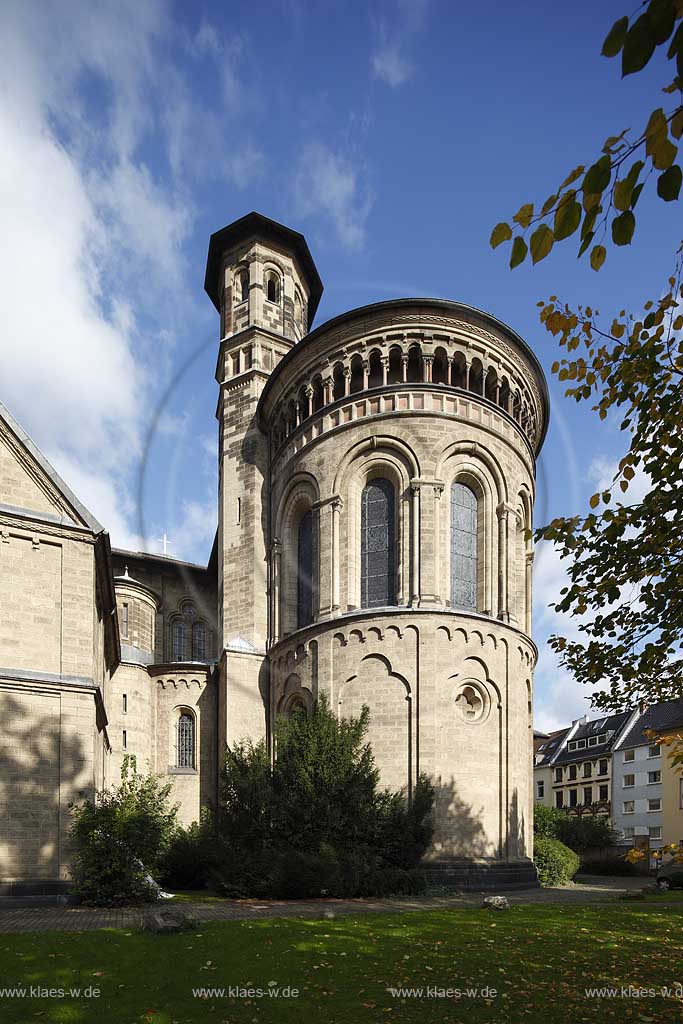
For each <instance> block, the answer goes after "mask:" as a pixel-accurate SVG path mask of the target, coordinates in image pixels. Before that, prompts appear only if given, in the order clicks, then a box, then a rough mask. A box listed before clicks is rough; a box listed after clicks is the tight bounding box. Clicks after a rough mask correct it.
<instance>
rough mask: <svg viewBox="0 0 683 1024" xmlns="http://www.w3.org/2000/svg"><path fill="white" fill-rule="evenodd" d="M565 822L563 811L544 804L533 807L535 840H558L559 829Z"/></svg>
mask: <svg viewBox="0 0 683 1024" xmlns="http://www.w3.org/2000/svg"><path fill="white" fill-rule="evenodd" d="M566 820H567V815H566V813H565V812H564V811H561V810H559V809H558V808H557V807H546V806H545V804H536V805H535V806H534V836H535V837H536V838H537V839H559V838H560V835H559V833H560V827H561V825H562V824H563V822H565V821H566Z"/></svg>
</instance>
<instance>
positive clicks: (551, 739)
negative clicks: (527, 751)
mask: <svg viewBox="0 0 683 1024" xmlns="http://www.w3.org/2000/svg"><path fill="white" fill-rule="evenodd" d="M568 732H569V729H568V728H567V729H556V730H555V732H551V733H550V735H549V736H548V739H547V740H546V741H545V742H541V743H540V744H539V745H538V746H537V747H536V745H535V744H534V754H535V755H536V757H538V759H539V760H538V761H536V763H535V765H534V767H535V768H543V767H545V766H547V765H548V764H549V763H550V759H551V758H552V756H553V754H555V753H557V750H558V748H559V746H560V744H561V743H562V740H563V739H564V737H565V736H566V735H567V733H568Z"/></svg>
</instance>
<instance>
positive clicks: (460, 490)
mask: <svg viewBox="0 0 683 1024" xmlns="http://www.w3.org/2000/svg"><path fill="white" fill-rule="evenodd" d="M477 506H478V502H477V496H476V494H475V493H474V491H473V490H472V489H471V488H470V487H466V486H465V484H461V483H458V482H457V481H456V482H455V483H454V484H453V486H452V487H451V604H452V605H453V607H454V608H466V609H470V610H471V611H476V610H477V519H478V508H477Z"/></svg>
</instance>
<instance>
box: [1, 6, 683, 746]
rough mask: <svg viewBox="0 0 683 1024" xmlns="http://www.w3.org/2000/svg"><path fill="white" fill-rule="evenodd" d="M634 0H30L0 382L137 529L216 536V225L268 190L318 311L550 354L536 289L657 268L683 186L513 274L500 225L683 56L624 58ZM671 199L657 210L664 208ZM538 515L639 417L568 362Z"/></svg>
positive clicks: (616, 301)
mask: <svg viewBox="0 0 683 1024" xmlns="http://www.w3.org/2000/svg"><path fill="white" fill-rule="evenodd" d="M623 13H627V12H626V11H625V9H624V8H623V7H622V5H621V4H620V3H613V2H611V0H610V2H605V3H603V4H601V5H599V6H596V5H595V4H594V3H589V2H586V0H580V2H576V3H574V4H573V5H572V7H571V8H567V7H566V6H562V5H554V4H548V3H547V2H546V3H541V2H537V0H528V2H527V3H525V4H516V5H509V4H503V3H497V4H496V3H479V4H462V3H459V2H457V0H451V2H445V0H414V2H412V3H409V2H405V0H398V2H397V0H392V2H386V3H372V2H368V3H365V2H363V3H361V2H357V0H354V2H351V3H349V2H346V3H341V2H332V0H317V2H316V0H307V2H298V0H263V2H262V3H260V4H258V5H249V4H246V5H245V4H239V3H234V2H232V3H213V4H212V3H206V4H203V5H202V4H186V3H172V2H170V0H168V2H164V0H137V2H132V0H118V2H117V3H116V4H105V3H98V2H92V0H91V2H89V3H80V2H79V3H76V2H60V3H57V2H50V0H45V2H40V3H38V2H26V0H24V2H19V3H12V2H9V3H8V2H5V3H4V4H3V9H2V13H1V14H0V24H1V27H2V38H3V48H4V54H3V59H2V60H1V61H0V96H1V97H2V98H1V99H0V146H1V147H2V149H1V151H2V153H3V161H2V165H1V166H0V189H1V191H2V197H3V203H2V211H3V212H2V214H1V215H0V216H1V217H2V227H3V243H4V245H3V255H2V256H1V257H0V259H1V260H2V264H1V266H0V271H1V272H2V280H3V282H4V285H5V287H4V288H3V293H4V294H3V312H4V330H3V332H2V337H0V400H2V401H3V402H4V403H5V404H6V405H8V406H9V408H10V409H11V410H12V411H13V413H14V414H15V415H16V416H17V418H18V419H19V420H20V422H22V424H23V425H24V426H25V428H26V429H27V430H28V431H29V433H31V434H32V436H33V437H34V439H35V440H36V442H37V443H38V444H39V445H40V446H41V447H42V448H43V449H44V450H45V451H46V453H47V454H48V456H49V457H50V459H51V460H52V461H53V462H54V464H55V465H56V466H57V468H58V469H59V470H60V472H61V473H62V475H63V476H64V477H65V479H66V480H67V481H68V482H69V484H70V485H71V486H72V487H73V489H74V490H75V491H76V493H77V494H78V495H79V497H80V498H81V499H82V500H83V501H84V502H85V503H86V505H88V506H89V507H90V508H91V509H92V511H93V512H94V513H95V514H96V515H97V516H98V518H100V520H101V521H102V522H103V523H104V524H105V525H106V526H107V527H108V529H109V530H110V532H111V534H112V539H113V542H114V543H115V544H118V545H121V546H127V547H135V548H137V547H147V548H149V549H150V550H159V544H158V540H157V539H158V538H159V537H160V536H161V534H162V533H163V532H164V531H165V532H167V534H168V536H169V537H170V538H171V542H172V543H171V547H170V552H171V553H172V554H174V555H176V556H177V557H182V558H187V559H190V560H196V561H200V562H203V561H205V560H206V558H207V556H208V553H209V549H210V545H211V541H212V538H213V533H214V530H215V521H216V511H215V505H216V493H215V492H216V465H215V462H216V459H215V445H216V421H215V417H214V413H215V405H216V398H217V388H216V384H215V381H214V377H213V374H214V369H215V359H216V349H217V334H218V323H217V317H216V314H215V311H214V310H213V307H212V306H211V303H210V302H209V300H208V298H207V297H206V296H205V295H204V293H203V278H204V263H205V259H206V248H207V242H208V236H209V235H210V233H211V232H212V231H214V230H216V229H218V228H220V227H222V226H223V225H224V224H227V223H229V222H230V221H231V220H234V219H235V218H237V217H240V216H241V215H242V214H244V213H246V212H248V211H249V210H252V209H256V210H259V211H261V212H262V213H264V214H266V215H267V216H270V217H273V218H275V219H277V220H280V221H283V222H284V223H286V224H289V225H290V226H292V227H295V228H297V229H299V230H301V231H303V232H304V233H305V235H306V237H307V239H308V242H309V245H310V247H311V250H312V252H313V255H314V258H315V260H316V262H317V265H318V269H319V271H320V274H321V277H322V278H323V282H324V284H325V293H324V296H323V299H322V302H321V305H320V309H319V312H318V317H317V321H316V322H317V323H322V322H323V321H324V320H325V319H327V318H328V317H331V316H334V315H336V314H337V313H340V312H342V311H344V310H345V309H349V308H352V307H354V306H358V305H363V304H364V303H367V302H373V301H377V300H380V299H386V298H392V297H396V296H398V295H434V296H443V297H447V298H453V299H458V300H461V301H463V302H467V303H470V304H471V305H474V306H478V307H480V308H482V309H486V310H489V311H490V312H492V313H494V314H495V315H496V316H497V317H499V318H500V319H502V320H504V321H506V322H507V323H509V324H510V325H511V326H512V327H514V329H515V330H517V331H518V332H519V333H520V334H522V335H523V336H524V337H525V338H526V339H527V340H528V341H529V343H530V344H531V345H532V346H533V347H534V349H535V350H536V352H537V353H538V355H539V357H540V359H541V361H542V362H543V364H544V366H545V367H546V369H547V371H548V375H549V368H550V365H551V363H552V361H553V359H554V358H555V357H556V354H557V353H556V349H555V348H554V343H553V341H552V339H551V338H550V336H548V335H546V333H545V332H544V331H543V330H542V329H541V328H540V326H539V324H538V320H537V310H536V302H537V300H538V299H539V298H544V297H546V296H547V295H548V294H550V293H556V294H558V295H560V296H561V297H562V298H564V299H566V301H567V302H569V303H577V302H580V301H584V302H587V303H589V304H591V305H594V306H595V305H597V306H598V307H599V308H600V309H601V310H602V311H604V314H605V317H606V318H607V317H608V316H609V317H610V320H611V315H612V314H613V313H614V312H616V311H618V310H619V309H621V308H622V307H624V306H625V307H626V308H633V309H637V308H638V307H639V306H640V305H641V304H642V302H644V301H645V300H646V299H647V298H649V297H651V296H656V295H658V294H659V292H660V289H661V287H662V285H663V283H664V281H665V280H666V277H667V276H668V273H669V271H670V269H671V266H672V264H673V255H674V251H675V249H676V246H677V244H678V241H679V237H680V234H679V232H680V225H679V222H678V220H677V219H676V215H677V214H678V211H677V210H676V209H674V210H673V212H672V211H671V209H670V208H669V207H668V206H667V205H665V204H663V203H661V202H659V201H658V200H654V201H651V200H648V199H647V197H644V198H643V199H642V200H641V207H642V213H646V214H647V217H646V218H643V217H641V219H640V223H639V227H638V229H637V232H636V240H635V243H634V245H633V246H631V247H628V248H626V249H623V250H617V251H610V253H609V256H608V260H607V263H606V265H605V267H604V268H603V270H602V271H601V272H600V274H599V275H596V274H594V273H593V272H592V271H591V270H590V268H589V266H588V264H587V262H586V261H585V260H583V261H577V260H576V258H575V251H576V250H575V247H574V246H573V244H572V243H565V244H564V245H562V246H560V247H559V248H558V250H557V251H556V252H554V253H553V254H551V257H550V258H549V259H548V260H546V261H545V262H544V263H542V264H541V265H539V266H538V267H536V268H531V267H530V266H528V267H527V266H523V267H521V268H519V269H518V270H516V271H515V272H514V273H513V272H511V271H509V270H508V268H507V258H506V254H505V253H503V252H502V251H501V250H498V251H496V252H492V251H491V250H490V249H489V246H488V238H489V234H490V231H491V228H492V226H493V225H494V224H495V223H496V222H497V221H499V220H501V219H508V218H509V217H510V216H511V215H512V214H513V213H514V212H515V211H516V210H517V209H518V207H519V206H520V205H521V203H522V202H524V201H527V200H532V199H535V200H541V201H542V200H543V199H545V197H546V196H547V195H549V194H550V193H551V192H552V191H553V190H554V187H555V186H556V185H557V184H558V183H559V181H560V180H561V179H562V178H563V177H564V176H565V174H566V172H567V171H568V170H570V169H571V168H572V167H573V166H575V164H577V163H579V162H583V161H584V160H586V159H589V158H590V157H591V156H592V155H593V154H596V153H597V152H598V150H599V148H600V145H601V144H602V142H603V140H604V139H605V137H606V136H607V135H610V134H613V133H618V132H619V131H621V130H622V129H623V128H626V127H629V126H632V127H633V128H634V129H638V128H639V127H641V125H642V124H643V123H644V121H645V118H646V116H647V114H648V113H649V111H650V110H651V109H652V108H653V107H654V106H656V105H658V104H660V103H661V102H662V99H664V98H663V97H661V93H660V92H659V86H660V85H661V83H662V82H664V81H666V77H665V75H664V73H663V71H662V68H661V64H660V65H656V66H655V68H653V69H652V70H648V71H647V72H646V73H644V74H642V75H638V76H634V77H632V78H631V79H627V80H626V81H624V82H622V81H621V80H620V77H619V69H618V64H617V63H616V62H614V61H607V60H605V59H603V58H601V57H600V55H599V52H600V47H601V43H602V39H603V37H604V35H605V34H606V32H607V30H608V29H609V27H610V25H611V24H612V22H613V21H614V20H615V19H616V18H617V17H618V16H620V15H621V14H623ZM645 221H647V223H645ZM549 383H550V390H551V396H552V400H553V415H552V425H551V428H550V432H549V434H548V438H547V441H546V444H545V448H544V451H543V454H542V457H541V460H540V463H539V501H538V504H537V517H536V518H537V522H541V521H542V520H544V519H545V518H547V517H551V516H553V515H558V514H571V513H574V512H575V511H579V510H580V509H582V508H584V507H585V505H586V502H587V499H588V497H589V495H590V494H591V493H593V491H594V490H595V489H596V484H597V483H598V482H599V481H600V480H603V479H605V478H608V477H609V475H610V470H611V467H612V466H613V465H614V464H615V462H616V461H618V459H619V457H620V456H621V455H622V454H623V449H622V442H621V439H620V437H619V435H618V432H616V431H615V430H613V429H612V428H610V427H609V426H605V425H604V424H602V425H601V424H599V422H598V421H597V419H596V418H595V417H594V416H593V414H591V413H590V412H589V411H588V409H587V408H585V407H584V406H580V407H577V406H575V405H574V403H569V402H568V401H567V400H565V399H563V397H562V391H561V389H560V388H558V386H557V385H556V384H555V383H554V382H553V381H549ZM562 580H563V570H562V566H561V565H560V563H559V562H558V560H557V558H556V557H555V555H554V553H553V552H552V551H543V552H539V556H538V559H537V567H536V574H535V587H536V598H535V623H536V634H535V635H536V640H537V642H538V643H539V646H540V647H541V659H540V663H539V669H538V671H537V677H536V683H537V702H536V715H537V723H538V724H539V725H540V726H542V727H550V726H554V725H559V724H562V723H563V722H565V721H566V720H568V719H569V718H571V717H572V716H576V715H578V714H582V713H584V712H585V711H586V710H587V709H588V706H587V704H586V702H585V698H584V695H583V693H582V692H581V690H580V688H579V687H578V686H577V684H576V683H575V682H574V681H573V680H572V679H571V678H569V677H568V676H567V675H566V673H563V672H561V671H559V670H558V669H557V667H556V665H555V661H554V658H553V657H552V655H550V654H549V652H548V651H547V649H545V647H544V644H543V641H544V639H545V637H546V636H547V635H548V633H549V632H552V631H554V630H556V629H559V630H563V629H573V627H572V626H571V624H570V623H565V622H563V621H560V620H558V617H557V616H556V615H554V613H551V612H549V610H548V609H547V604H548V602H549V601H550V600H552V598H553V596H554V595H555V594H556V593H557V591H558V589H559V587H560V586H561V585H562Z"/></svg>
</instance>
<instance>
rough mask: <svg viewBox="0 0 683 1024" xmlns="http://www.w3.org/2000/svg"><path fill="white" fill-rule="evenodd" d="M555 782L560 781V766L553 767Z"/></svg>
mask: <svg viewBox="0 0 683 1024" xmlns="http://www.w3.org/2000/svg"><path fill="white" fill-rule="evenodd" d="M555 782H562V769H561V768H556V769H555Z"/></svg>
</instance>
